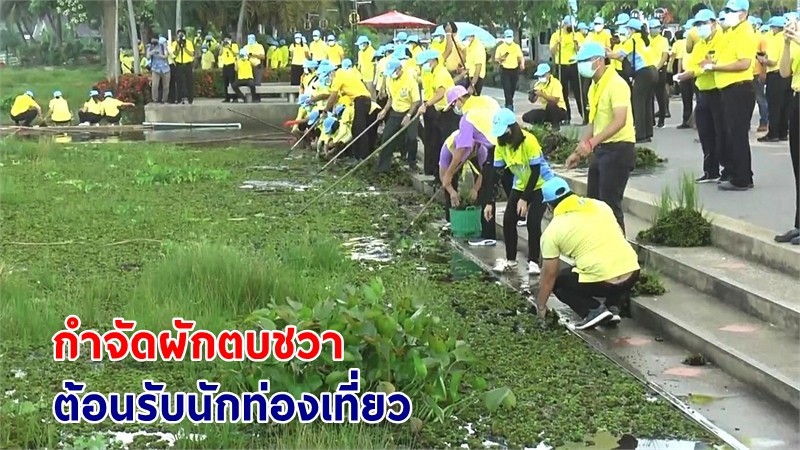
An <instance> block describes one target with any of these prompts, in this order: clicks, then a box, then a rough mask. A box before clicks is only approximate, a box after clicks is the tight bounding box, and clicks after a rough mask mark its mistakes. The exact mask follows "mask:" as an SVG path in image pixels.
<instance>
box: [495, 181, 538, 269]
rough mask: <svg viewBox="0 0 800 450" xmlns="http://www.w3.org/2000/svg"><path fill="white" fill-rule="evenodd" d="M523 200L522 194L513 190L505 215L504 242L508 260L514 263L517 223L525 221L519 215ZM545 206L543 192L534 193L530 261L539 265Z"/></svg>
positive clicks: (529, 228)
mask: <svg viewBox="0 0 800 450" xmlns="http://www.w3.org/2000/svg"><path fill="white" fill-rule="evenodd" d="M521 198H522V192H520V191H518V190H516V189H512V190H511V195H509V196H508V203H507V204H506V210H505V212H504V213H503V240H504V241H505V244H506V259H507V260H509V261H513V260H515V259H517V242H518V241H519V233H517V221H519V220H522V219H524V217H520V215H519V214H517V202H518V201H519V200H520V199H521ZM544 209H545V205H544V203H542V190H541V189H537V190H535V191H533V199H532V200H531V201H530V203H528V219H527V220H528V224H527V229H528V261H533V262H535V263H536V264H539V258H540V257H541V248H540V247H539V241H540V239H541V237H542V217H544Z"/></svg>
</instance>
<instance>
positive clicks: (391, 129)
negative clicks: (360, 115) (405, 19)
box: [376, 59, 420, 173]
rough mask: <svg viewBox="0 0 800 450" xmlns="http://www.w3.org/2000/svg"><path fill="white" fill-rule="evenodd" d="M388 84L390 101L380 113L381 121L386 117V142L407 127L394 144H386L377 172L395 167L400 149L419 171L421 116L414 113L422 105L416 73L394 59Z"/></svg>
mask: <svg viewBox="0 0 800 450" xmlns="http://www.w3.org/2000/svg"><path fill="white" fill-rule="evenodd" d="M386 78H387V80H386V84H387V91H388V92H389V101H388V102H387V103H386V106H385V107H384V108H383V111H381V112H380V113H378V120H379V121H380V120H383V119H386V123H385V124H384V126H383V142H387V141H388V140H389V138H391V137H393V136H394V135H395V134H396V133H398V132H400V130H401V129H403V127H406V126H407V125H408V127H407V128H406V129H405V130H404V131H403V133H404V136H401V137H400V138H399V139H395V140H394V141H393V142H392V144H393V145H386V146H385V147H383V148H382V149H381V154H380V155H378V164H377V168H376V170H377V172H378V173H385V172H388V171H389V169H391V165H392V154H393V153H394V151H395V149H396V148H398V147H399V148H400V152H401V156H404V157H406V161H407V162H408V167H409V169H410V170H412V171H416V170H417V123H418V121H417V119H416V118H415V117H414V115H415V114H416V113H417V108H419V106H420V94H419V85H418V84H417V80H416V79H415V78H414V76H413V75H412V74H410V73H408V72H407V71H406V70H405V69H404V68H403V64H402V63H401V62H400V61H399V60H396V59H392V60H391V61H389V63H388V64H387V65H386Z"/></svg>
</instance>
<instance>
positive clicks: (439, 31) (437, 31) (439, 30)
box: [431, 27, 447, 37]
mask: <svg viewBox="0 0 800 450" xmlns="http://www.w3.org/2000/svg"><path fill="white" fill-rule="evenodd" d="M446 35H447V34H446V33H445V32H444V28H442V27H439V28H437V29H435V30H433V33H431V37H437V36H446Z"/></svg>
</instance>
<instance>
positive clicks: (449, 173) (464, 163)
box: [439, 130, 494, 226]
mask: <svg viewBox="0 0 800 450" xmlns="http://www.w3.org/2000/svg"><path fill="white" fill-rule="evenodd" d="M459 133H460V131H458V130H456V131H454V132H453V133H452V134H450V136H449V137H448V138H447V139H445V142H444V144H442V149H441V150H440V151H439V179H441V180H446V184H443V185H442V188H443V189H444V191H445V194H446V195H445V196H444V201H445V212H446V213H445V219H446V220H447V222H448V226H449V222H450V208H457V207H458V206H459V205H460V204H461V197H460V196H459V194H458V184H459V181H460V180H461V179H462V178H465V177H466V175H467V173H466V172H465V171H467V170H471V171H472V173H473V174H474V175H475V176H476V177H477V179H476V181H475V183H474V184H473V186H472V189H471V190H470V193H469V199H470V200H472V201H477V200H478V194H479V192H480V189H481V185H482V184H483V174H482V173H481V170H480V168H481V167H483V166H484V165H485V164H486V161H487V159H488V158H489V150H488V149H487V148H486V146H484V145H483V144H481V143H478V142H475V143H474V144H473V145H472V146H471V147H469V148H465V147H462V148H457V146H456V141H457V140H458V135H459ZM457 174H460V175H459V176H456V175H457ZM492 226H494V224H492Z"/></svg>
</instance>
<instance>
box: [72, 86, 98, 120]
mask: <svg viewBox="0 0 800 450" xmlns="http://www.w3.org/2000/svg"><path fill="white" fill-rule="evenodd" d="M102 118H103V104H102V103H101V102H100V92H98V91H97V90H95V89H92V90H91V91H89V99H88V100H86V103H84V104H83V106H81V109H79V110H78V120H79V121H80V124H81V125H84V126H86V125H99V124H100V119H102Z"/></svg>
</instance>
